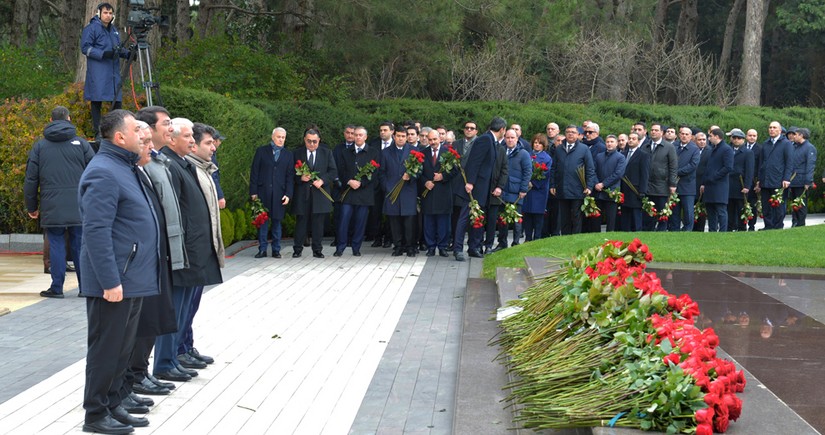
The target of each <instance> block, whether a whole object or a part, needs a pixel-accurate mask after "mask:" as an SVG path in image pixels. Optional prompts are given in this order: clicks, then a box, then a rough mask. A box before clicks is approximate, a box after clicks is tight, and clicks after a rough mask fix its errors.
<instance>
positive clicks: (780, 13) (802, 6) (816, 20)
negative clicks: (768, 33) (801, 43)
mask: <svg viewBox="0 0 825 435" xmlns="http://www.w3.org/2000/svg"><path fill="white" fill-rule="evenodd" d="M776 16H777V18H779V23H780V24H781V25H782V26H783V27H784V28H785V29H787V30H788V31H790V32H791V33H802V34H807V33H811V32H820V31H822V30H825V1H823V0H791V1H788V2H785V3H783V4H782V5H780V6H779V7H777V8H776Z"/></svg>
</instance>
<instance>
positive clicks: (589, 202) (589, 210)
mask: <svg viewBox="0 0 825 435" xmlns="http://www.w3.org/2000/svg"><path fill="white" fill-rule="evenodd" d="M581 211H582V213H584V216H585V217H589V218H597V217H601V215H602V211H601V209H599V206H598V205H597V204H596V199H595V198H593V197H592V196H590V195H587V196H585V197H584V202H582V206H581Z"/></svg>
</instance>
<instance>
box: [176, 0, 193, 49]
mask: <svg viewBox="0 0 825 435" xmlns="http://www.w3.org/2000/svg"><path fill="white" fill-rule="evenodd" d="M177 6H178V7H177V11H176V12H177V13H176V15H177V18H178V23H177V25H175V37H176V39H177V41H178V43H182V42H186V41H188V40H189V31H190V30H189V25H190V24H191V21H192V17H191V16H190V11H189V0H178V2H177Z"/></svg>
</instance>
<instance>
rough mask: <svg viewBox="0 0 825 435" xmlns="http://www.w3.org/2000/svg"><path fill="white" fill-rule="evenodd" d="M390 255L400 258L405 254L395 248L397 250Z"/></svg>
mask: <svg viewBox="0 0 825 435" xmlns="http://www.w3.org/2000/svg"><path fill="white" fill-rule="evenodd" d="M390 255H391V256H393V257H400V256H402V255H404V252H403V251H401V249H399V248H395V249H393V250H392V254H390Z"/></svg>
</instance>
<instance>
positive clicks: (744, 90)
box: [738, 0, 770, 106]
mask: <svg viewBox="0 0 825 435" xmlns="http://www.w3.org/2000/svg"><path fill="white" fill-rule="evenodd" d="M769 1H770V0H747V7H746V8H745V42H744V44H743V47H742V69H741V70H740V74H739V99H738V103H739V104H741V105H743V106H758V105H759V103H760V101H761V98H760V97H761V89H762V34H763V33H764V30H765V18H766V17H767V14H768V3H769Z"/></svg>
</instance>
